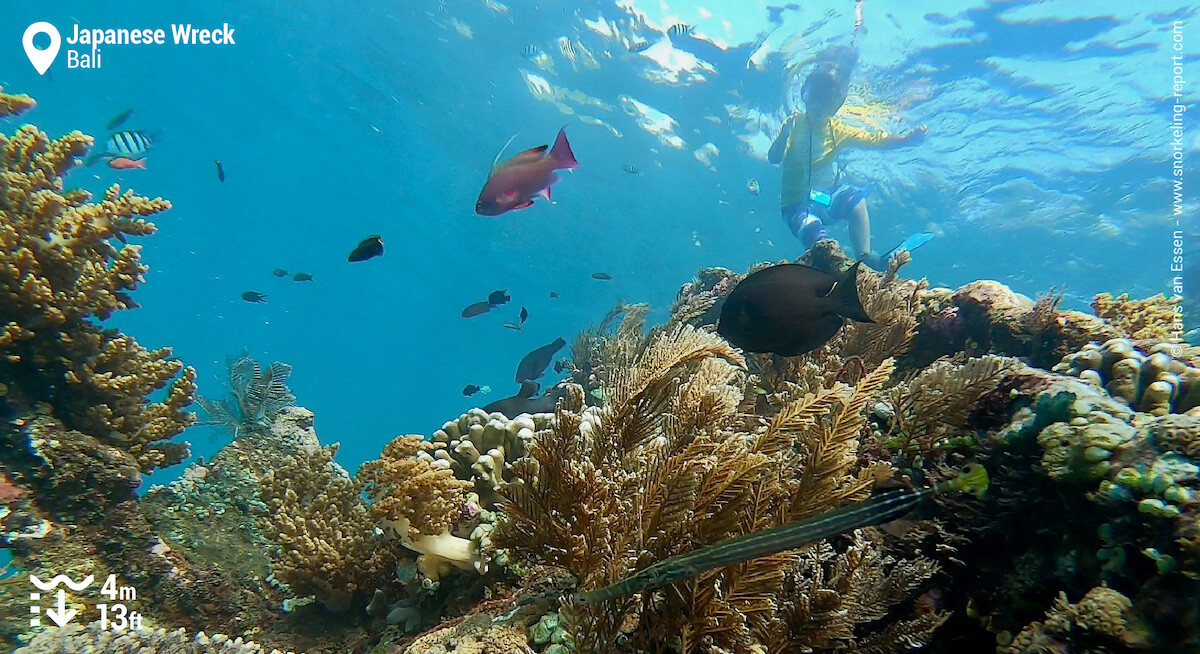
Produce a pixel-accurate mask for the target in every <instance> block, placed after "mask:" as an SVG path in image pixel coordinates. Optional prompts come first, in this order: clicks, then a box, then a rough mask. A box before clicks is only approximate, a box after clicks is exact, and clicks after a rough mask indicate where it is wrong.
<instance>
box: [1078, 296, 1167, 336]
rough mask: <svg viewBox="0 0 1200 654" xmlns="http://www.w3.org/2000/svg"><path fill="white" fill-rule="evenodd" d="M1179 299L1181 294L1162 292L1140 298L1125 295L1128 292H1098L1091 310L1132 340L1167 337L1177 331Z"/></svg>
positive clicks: (1093, 299)
mask: <svg viewBox="0 0 1200 654" xmlns="http://www.w3.org/2000/svg"><path fill="white" fill-rule="evenodd" d="M1180 302H1182V298H1181V297H1179V296H1175V297H1173V298H1168V297H1167V296H1165V295H1163V294H1162V293H1159V294H1158V295H1154V296H1151V297H1148V298H1145V299H1141V300H1131V299H1129V294H1128V293H1122V294H1121V295H1119V296H1117V297H1113V296H1112V294H1110V293H1100V294H1099V295H1097V296H1096V297H1094V298H1092V311H1095V312H1096V315H1097V316H1100V317H1101V318H1103V319H1104V320H1105V322H1107V323H1109V324H1110V325H1113V326H1114V327H1116V328H1118V329H1120V330H1122V331H1124V332H1126V333H1127V334H1128V335H1129V337H1130V338H1132V339H1134V340H1156V341H1167V340H1174V339H1177V338H1178V337H1179V335H1180V334H1179V332H1178V331H1177V329H1176V327H1177V325H1178V321H1179V315H1180V313H1181V311H1180V309H1179V306H1180Z"/></svg>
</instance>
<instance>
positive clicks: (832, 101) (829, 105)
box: [800, 63, 849, 117]
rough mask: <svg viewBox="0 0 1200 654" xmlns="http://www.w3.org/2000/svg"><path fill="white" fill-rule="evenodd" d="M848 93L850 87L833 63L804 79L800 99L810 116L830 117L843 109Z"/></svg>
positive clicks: (821, 67) (826, 64) (823, 65)
mask: <svg viewBox="0 0 1200 654" xmlns="http://www.w3.org/2000/svg"><path fill="white" fill-rule="evenodd" d="M848 92H849V85H848V84H847V83H846V81H845V80H844V79H843V77H842V75H841V73H840V72H839V69H838V67H837V66H836V65H835V64H832V63H825V64H822V65H821V66H819V67H818V68H817V69H816V70H814V71H813V72H811V73H809V75H808V77H806V78H805V79H804V86H802V87H801V88H800V98H801V99H802V100H803V101H804V107H805V109H807V110H808V112H809V113H810V114H812V115H815V116H822V117H829V116H832V115H834V114H836V113H837V111H838V109H841V108H842V105H843V104H844V103H845V102H846V94H847V93H848Z"/></svg>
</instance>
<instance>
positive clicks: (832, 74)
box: [767, 62, 929, 270]
mask: <svg viewBox="0 0 1200 654" xmlns="http://www.w3.org/2000/svg"><path fill="white" fill-rule="evenodd" d="M848 77H849V66H848V65H846V64H845V63H842V64H841V65H839V64H837V63H833V62H826V63H823V64H821V65H820V66H819V67H818V68H817V69H816V70H814V71H813V72H812V73H810V74H809V75H808V77H807V78H805V80H804V85H803V86H802V87H801V92H800V97H801V99H802V100H803V102H804V108H805V112H799V111H797V112H794V113H793V114H792V115H790V116H788V117H787V120H785V121H784V122H783V126H782V127H781V128H780V130H779V136H776V137H775V141H774V142H773V143H772V144H771V149H770V151H769V152H768V153H767V160H768V161H770V162H771V163H774V164H777V163H783V182H782V185H781V187H780V192H779V196H780V197H779V199H780V206H781V212H782V215H783V220H784V222H785V223H787V226H788V229H790V230H791V231H792V234H793V235H795V236H796V238H799V239H800V240H801V242H802V243H804V247H805V249H808V248H811V247H812V246H813V244H815V243H816V242H817V241H819V240H821V239H824V238H829V236H828V234H827V233H826V231H825V222H826V221H828V222H838V221H842V220H845V221H847V222H848V223H849V228H850V242H851V243H852V244H853V245H854V250H855V253H856V255H857V256H858V258H860V259H862V260H863V261H864V263H866V264H867V265H868V266H870V267H872V268H875V269H876V270H881V269H883V267H885V266H886V265H887V261H886V260H885V259H884V258H883V257H880V256H878V255H876V254H875V253H874V252H873V251H872V250H871V220H870V217H869V216H868V215H867V203H866V192H865V191H863V190H862V189H860V188H856V187H854V186H850V185H842V186H840V187H837V188H830V190H831V193H823V192H821V191H818V190H816V189H814V188H813V175H814V173H821V172H824V171H825V170H827V169H828V168H829V163H830V161H831V160H832V159H833V157H834V155H836V154H837V153H838V151H840V150H841V149H842V148H845V147H860V148H875V149H885V148H894V147H902V146H906V145H913V144H915V143H918V142H920V141H921V140H922V139H924V137H925V134H926V133H927V132H928V131H929V130H928V128H927V127H925V126H924V125H921V126H920V127H917V128H916V129H912V130H909V131H908V132H906V133H904V134H889V133H887V132H874V133H872V132H868V131H867V130H865V129H861V128H858V127H852V126H850V125H847V124H846V123H845V122H843V121H842V120H841V119H839V118H837V117H836V116H835V114H836V113H837V112H838V110H839V109H841V107H842V104H844V103H845V102H846V94H847V92H848V91H849V80H848ZM836 185H837V179H836V177H835V179H834V180H833V184H832V185H831V186H836Z"/></svg>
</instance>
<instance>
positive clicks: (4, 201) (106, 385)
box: [0, 125, 195, 472]
mask: <svg viewBox="0 0 1200 654" xmlns="http://www.w3.org/2000/svg"><path fill="white" fill-rule="evenodd" d="M91 143H92V139H91V138H90V137H88V136H85V135H83V134H82V133H80V132H72V133H70V134H67V135H66V136H64V137H62V138H60V139H58V140H51V139H50V138H49V137H48V136H47V135H46V134H44V133H42V132H41V131H39V130H38V129H37V128H36V127H34V126H32V125H26V126H24V127H22V128H20V129H19V130H18V131H17V133H16V134H15V135H14V136H12V137H7V136H4V135H0V299H2V300H3V301H2V302H0V307H3V308H2V309H0V355H3V356H2V358H0V382H3V383H4V384H5V385H6V386H7V387H8V388H9V389H10V392H11V393H12V394H14V395H17V396H23V397H26V398H32V399H33V401H45V402H47V403H48V404H49V405H50V406H51V407H53V412H54V415H55V417H56V418H58V419H59V420H61V421H62V422H63V424H64V425H65V426H66V427H67V428H69V429H75V430H78V431H80V432H83V433H85V434H88V435H90V436H92V437H94V438H97V439H99V440H101V441H102V442H104V443H107V444H111V445H113V446H115V447H118V448H120V449H123V450H126V451H128V452H129V454H130V456H132V457H133V458H134V459H135V460H136V462H137V467H138V468H139V469H140V470H141V471H142V472H149V471H151V470H153V469H155V468H161V467H166V466H170V465H174V464H175V463H178V462H180V461H182V460H183V459H184V458H185V457H186V456H187V451H188V450H187V445H186V444H185V443H174V442H171V439H172V438H174V437H175V436H176V435H178V434H179V433H180V432H182V431H183V429H184V428H185V427H187V426H188V425H190V424H191V422H192V420H193V419H194V416H193V415H192V414H190V413H188V412H187V411H185V410H184V409H185V408H186V407H187V406H188V405H190V404H191V402H192V396H193V394H194V393H195V384H194V376H195V373H194V372H193V371H192V370H191V369H190V368H188V369H186V370H185V369H184V366H183V364H182V363H180V362H179V361H177V360H175V359H173V358H172V357H171V352H170V349H169V348H160V349H157V350H146V349H145V348H143V347H142V346H140V345H138V343H137V342H136V341H134V340H133V338H131V337H129V336H127V335H124V334H121V333H120V332H118V331H116V330H112V329H104V328H102V327H101V326H100V325H99V324H98V321H101V320H105V319H107V318H108V317H109V316H110V315H112V313H113V312H114V311H118V310H121V309H130V308H135V307H137V304H136V303H135V302H134V301H133V299H132V297H131V296H130V295H129V293H130V292H131V291H133V290H134V289H136V288H137V285H138V284H139V283H140V282H141V281H142V275H143V274H144V273H145V272H146V270H147V267H146V266H145V265H144V264H142V263H141V261H140V260H139V253H140V249H141V248H140V247H138V246H136V245H122V246H121V247H120V248H118V247H117V246H116V245H114V244H113V240H118V241H121V242H122V243H123V242H124V241H125V240H126V239H127V237H136V236H145V235H148V234H152V233H154V231H155V227H154V224H153V223H150V222H147V221H146V220H145V218H146V217H148V216H152V215H154V214H157V213H160V212H162V211H165V210H166V209H168V208H170V203H168V202H167V201H166V200H163V199H161V198H155V199H150V198H145V197H141V196H138V195H134V194H133V193H132V192H129V191H127V192H125V193H122V192H121V190H120V188H119V187H117V186H113V187H111V188H109V189H108V191H106V192H105V194H104V198H103V200H102V201H100V202H90V201H89V200H90V199H91V196H90V195H89V194H88V193H87V192H85V191H82V190H64V188H63V175H65V174H66V173H67V171H68V170H69V169H70V168H71V167H72V166H73V165H75V164H76V162H77V160H78V157H81V156H83V155H84V154H85V153H86V152H87V149H88V147H89V146H90V145H91ZM181 372H182V373H183V374H182V375H181V374H180V373H181ZM166 386H169V388H168V390H167V394H166V397H165V399H163V400H162V401H161V402H150V401H148V397H149V396H150V395H151V394H152V393H154V392H155V391H158V390H159V389H162V388H163V387H166Z"/></svg>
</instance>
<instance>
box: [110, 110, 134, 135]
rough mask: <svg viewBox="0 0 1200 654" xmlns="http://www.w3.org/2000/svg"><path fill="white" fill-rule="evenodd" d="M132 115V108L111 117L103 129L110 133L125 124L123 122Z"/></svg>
mask: <svg viewBox="0 0 1200 654" xmlns="http://www.w3.org/2000/svg"><path fill="white" fill-rule="evenodd" d="M132 115H133V109H132V108H129V109H126V110H125V111H122V112H121V113H119V114H117V115H115V116H113V118H112V120H110V121H108V124H107V125H105V126H104V128H105V129H107V130H108V131H110V132H111V131H113V130H114V129H116V128H118V127H120V126H121V125H123V124H125V121H127V120H129V117H130V116H132Z"/></svg>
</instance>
